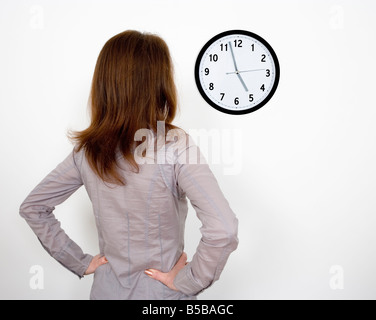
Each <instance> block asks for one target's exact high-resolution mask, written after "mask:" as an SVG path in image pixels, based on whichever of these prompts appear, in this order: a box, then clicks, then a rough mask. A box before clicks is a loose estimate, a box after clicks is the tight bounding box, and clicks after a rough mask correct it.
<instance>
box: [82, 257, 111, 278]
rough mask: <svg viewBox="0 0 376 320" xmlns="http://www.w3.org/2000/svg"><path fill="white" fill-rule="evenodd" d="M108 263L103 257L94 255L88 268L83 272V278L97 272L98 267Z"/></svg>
mask: <svg viewBox="0 0 376 320" xmlns="http://www.w3.org/2000/svg"><path fill="white" fill-rule="evenodd" d="M106 263H108V261H107V259H106V257H105V256H102V255H100V254H98V255H96V256H95V257H94V258H93V259H92V260H91V262H90V264H89V267H88V268H87V269H86V271H85V276H87V275H89V274H92V273H94V272H95V270H97V268H98V267H100V266H102V265H104V264H106Z"/></svg>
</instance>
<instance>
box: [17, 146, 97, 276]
mask: <svg viewBox="0 0 376 320" xmlns="http://www.w3.org/2000/svg"><path fill="white" fill-rule="evenodd" d="M75 156H76V154H75V152H74V151H73V152H72V153H71V154H70V155H69V156H68V157H67V158H66V159H65V160H64V161H63V162H62V163H60V164H59V165H58V166H57V167H56V168H55V169H54V170H53V171H52V172H51V173H49V174H48V175H47V177H45V178H44V179H43V180H42V181H41V182H40V183H39V184H38V185H37V186H36V187H35V188H34V190H33V191H32V192H31V193H30V194H29V195H28V196H27V198H26V199H25V201H24V202H23V203H22V205H21V207H20V215H21V217H23V218H24V219H25V220H26V222H27V223H28V224H29V226H30V227H31V229H32V230H33V231H34V233H35V234H36V236H37V237H38V239H39V241H40V242H41V244H42V246H43V247H44V249H46V251H47V252H48V253H49V254H50V255H51V256H52V257H53V258H55V259H56V260H57V261H58V262H60V263H61V264H62V265H63V266H64V267H66V268H67V269H68V270H70V271H72V272H73V273H74V274H76V275H77V276H78V277H79V278H82V277H83V275H84V273H85V271H86V270H87V268H88V266H89V264H90V262H91V260H92V258H93V257H92V256H91V255H89V254H84V253H83V251H82V249H81V248H80V247H79V246H78V245H77V244H76V243H75V242H74V241H72V240H71V239H70V238H69V237H68V235H67V234H66V233H65V232H64V230H63V229H62V228H61V226H60V222H59V221H58V220H57V219H56V218H55V216H54V214H53V211H54V209H55V206H57V205H59V204H61V203H62V202H64V201H65V200H66V199H67V198H69V197H70V196H71V195H72V194H73V193H74V192H75V191H76V190H77V189H78V188H79V187H81V186H82V184H83V182H82V180H81V175H80V172H79V170H78V168H77V166H76V161H75Z"/></svg>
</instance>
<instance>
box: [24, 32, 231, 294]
mask: <svg viewBox="0 0 376 320" xmlns="http://www.w3.org/2000/svg"><path fill="white" fill-rule="evenodd" d="M90 106H91V124H90V126H89V127H88V128H87V129H86V130H83V131H81V132H75V133H73V134H72V135H71V139H73V141H75V148H74V150H73V151H72V153H71V154H70V155H69V156H68V157H67V158H66V159H65V160H64V161H63V162H62V163H61V164H59V165H58V166H57V167H56V169H54V170H53V171H52V172H51V173H50V174H49V175H47V177H46V178H45V179H44V180H43V181H42V182H41V183H40V184H39V185H38V186H37V187H36V188H35V189H34V190H33V191H32V192H31V193H30V195H29V196H28V197H27V198H26V200H25V201H24V202H23V204H22V205H21V208H20V214H21V216H22V217H23V218H24V219H25V220H26V221H27V223H28V224H29V225H30V227H31V228H32V229H33V231H34V232H35V234H36V235H37V237H38V238H39V240H40V242H41V243H42V245H43V247H44V248H45V249H46V250H47V251H48V252H49V254H50V255H51V256H52V257H53V258H55V259H56V260H57V261H59V262H60V263H61V264H62V265H63V266H65V267H66V268H68V269H69V270H70V271H72V272H73V273H74V274H76V275H78V276H79V277H80V278H81V277H83V276H84V275H88V274H91V273H94V282H93V286H92V290H91V295H90V297H91V299H195V297H196V296H197V294H198V293H200V292H202V291H203V290H204V289H206V288H207V287H209V286H210V285H211V284H212V283H213V282H214V281H216V280H217V279H218V278H219V276H220V274H221V272H222V270H223V268H224V266H225V263H226V261H227V259H228V257H229V255H230V253H231V252H232V251H234V250H235V249H236V247H237V244H238V239H237V219H236V217H235V215H234V213H233V212H232V210H231V209H230V207H229V204H228V202H227V201H226V199H225V198H224V196H223V194H222V192H221V190H220V188H219V186H218V183H217V181H216V179H215V177H214V176H213V174H212V172H211V171H210V169H209V166H208V165H207V164H206V163H205V162H204V161H203V158H202V155H201V154H200V152H199V150H198V148H197V146H196V145H195V144H194V142H193V141H192V139H191V138H190V136H189V135H188V134H186V133H185V132H184V131H183V130H182V129H180V128H177V127H175V126H174V125H172V121H173V119H174V117H175V113H176V108H177V97H176V89H175V85H174V80H173V68H172V63H171V58H170V54H169V50H168V47H167V45H166V43H165V42H164V41H163V40H162V39H161V38H159V37H158V36H155V35H151V34H142V33H139V32H137V31H125V32H123V33H120V34H118V35H116V36H114V37H113V38H111V39H110V40H109V41H108V42H107V43H106V44H105V46H104V47H103V49H102V51H101V52H100V55H99V57H98V61H97V64H96V68H95V72H94V76H93V82H92V88H91V94H90ZM82 185H84V186H85V188H86V190H87V192H88V195H89V198H90V200H91V202H92V205H93V212H94V215H95V220H96V225H97V229H98V238H99V248H100V254H98V255H96V256H95V257H93V256H91V255H90V254H85V253H83V251H82V249H81V248H80V247H79V246H78V245H77V244H76V243H75V242H74V241H72V240H71V239H70V238H69V237H68V235H67V234H66V233H65V232H64V231H63V229H62V228H61V227H60V223H59V222H58V220H57V219H56V218H55V217H54V215H53V210H54V208H55V206H56V205H59V204H60V203H62V202H63V201H65V200H66V199H67V198H68V197H69V196H70V195H72V194H73V193H74V192H75V191H76V190H77V189H78V188H79V187H81V186H82ZM187 197H188V198H189V200H190V202H191V204H192V206H193V208H194V209H195V210H196V213H197V216H198V218H199V219H200V220H201V222H202V228H201V233H202V238H201V241H200V243H199V245H198V247H197V251H196V253H195V255H194V256H193V258H192V261H191V262H189V263H187V256H186V254H185V253H184V252H183V249H184V224H185V219H186V215H187V211H188V207H187Z"/></svg>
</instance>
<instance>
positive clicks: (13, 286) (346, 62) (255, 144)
mask: <svg viewBox="0 0 376 320" xmlns="http://www.w3.org/2000/svg"><path fill="white" fill-rule="evenodd" d="M375 10H376V4H375V2H374V1H371V0H369V1H367V0H361V1H355V0H352V1H351V0H349V1H345V0H342V1H341V0H331V1H318V0H314V1H313V0H312V1H308V0H305V1H303V0H302V1H292V0H286V1H281V0H274V1H271V0H269V1H265V0H262V1H261V0H257V1H250V0H248V1H246V0H244V1H241V0H231V1H219V0H194V1H177V0H154V1H152V0H149V1H147V0H138V1H130V0H123V1H120V0H119V1H115V0H107V1H98V0H96V1H93V0H90V1H89V0H80V1H77V0H75V1H73V0H69V1H67V0H64V1H62V0H61V1H60V0H53V1H51V0H48V1H47V0H34V1H26V0H17V1H14V0H2V1H1V2H0V39H1V43H0V48H1V50H0V139H1V140H0V142H1V158H0V161H1V165H0V174H1V176H0V179H1V183H0V196H1V214H0V236H1V241H0V252H1V263H0V298H2V299H87V298H88V295H89V290H90V286H91V282H92V278H91V277H86V278H84V279H82V280H80V281H79V280H78V279H77V278H76V277H75V276H74V275H72V274H71V273H69V272H68V271H66V270H65V269H64V268H62V267H61V266H60V265H59V264H58V263H57V262H55V261H54V260H52V259H51V258H50V257H49V256H48V254H47V253H45V252H44V250H43V249H42V247H41V246H40V244H39V242H38V241H37V239H36V237H35V236H34V235H33V233H32V232H31V230H30V229H29V228H28V226H27V225H26V223H25V222H24V221H23V220H22V219H21V218H20V217H19V215H18V209H19V205H20V204H21V202H22V201H23V200H24V198H25V197H26V196H27V194H28V193H29V192H30V191H31V189H32V188H33V187H34V186H35V185H36V184H37V183H38V182H39V181H40V180H41V179H42V178H43V177H44V176H45V175H46V174H47V173H48V172H49V171H50V170H52V169H53V168H54V167H55V166H56V165H57V164H58V163H59V162H60V161H61V160H63V158H64V157H65V156H66V155H67V154H68V152H69V151H70V150H71V148H72V146H71V144H70V143H69V141H68V140H67V138H66V135H65V134H66V132H67V130H68V129H77V130H80V129H83V128H85V127H86V125H87V124H88V114H87V108H86V106H87V99H88V95H89V87H90V82H91V77H92V74H93V70H94V65H95V62H96V59H97V56H98V54H99V51H100V49H101V48H102V46H103V45H104V43H105V42H106V41H107V40H108V39H109V38H110V37H112V36H113V35H115V34H117V33H119V32H121V31H123V30H126V29H136V30H140V31H149V32H154V33H157V34H159V35H160V36H162V37H163V38H164V39H165V40H166V42H167V43H168V45H169V47H170V50H171V53H172V56H173V59H174V62H175V68H176V78H177V84H178V89H179V93H180V103H181V112H180V116H179V117H178V119H177V124H178V125H181V126H182V127H183V128H184V129H186V130H192V129H196V130H199V129H203V130H204V131H203V132H209V130H213V131H212V132H217V133H218V132H219V133H220V135H221V137H222V138H221V140H220V143H219V144H218V148H219V150H220V152H221V157H220V162H219V163H218V161H217V162H215V163H212V169H213V171H214V173H215V174H216V176H217V179H218V181H219V183H220V185H221V187H222V189H223V192H224V194H225V195H226V197H227V199H228V200H229V202H230V204H231V206H232V208H233V210H234V211H235V212H236V214H237V215H238V218H239V221H240V229H239V238H240V245H239V248H238V250H237V251H236V252H235V253H234V254H233V255H232V256H231V257H230V260H229V263H228V265H227V266H226V269H225V271H224V273H223V275H222V277H221V280H220V281H219V282H217V283H216V284H215V285H214V286H213V287H212V288H210V289H209V290H207V291H206V292H205V293H204V294H202V295H201V298H206V299H275V298H277V299H279V298H281V299H308V298H312V299H320V298H323V299H358V298H366V299H369V298H373V299H374V298H376V276H375V274H374V270H375V269H376V258H375V254H374V253H375V250H374V247H375V244H376V234H375V231H374V230H375V224H376V217H375V213H376V196H375V191H376V169H375V168H376V166H375V163H376V152H375V139H376V126H375V125H374V121H375V117H376V108H375V101H374V92H375V89H374V85H375V80H374V74H375V72H376V62H375V57H376V40H375V39H376V22H375V19H374V17H373V16H374V12H375ZM231 29H245V30H249V31H252V32H255V33H257V34H259V35H261V36H262V37H264V38H265V39H267V40H268V42H269V43H270V44H271V45H272V46H273V48H274V49H275V51H276V53H277V55H278V57H279V60H280V64H281V81H280V86H279V88H278V90H277V92H276V94H275V96H274V97H273V99H272V100H271V102H270V103H269V104H268V105H267V106H265V107H263V108H262V109H260V110H258V111H256V112H255V113H251V114H249V115H244V116H231V115H226V114H222V113H220V112H218V111H216V110H214V109H212V108H211V107H209V106H208V105H207V104H206V103H205V101H204V100H203V99H202V98H201V96H200V95H199V93H198V90H197V89H196V85H195V82H194V76H193V68H194V63H195V60H196V57H197V54H198V52H199V50H200V49H201V47H202V46H203V45H204V44H205V43H206V41H207V40H209V39H210V38H211V37H213V36H214V35H216V34H217V33H220V32H222V31H226V30H231ZM226 139H230V140H229V141H232V142H233V143H232V144H229V143H228V140H226ZM213 148H214V146H212V147H210V148H206V147H205V146H203V149H204V150H206V152H207V154H208V156H209V157H210V153H211V151H210V150H212V149H213ZM216 150H218V149H216ZM232 154H234V157H233V158H232V159H231V158H228V155H232ZM226 156H227V157H226ZM226 168H227V169H226ZM231 168H232V169H233V170H232V169H231ZM234 168H235V169H234ZM55 213H56V215H57V217H58V218H59V219H60V220H61V222H62V225H63V227H64V229H65V230H66V231H67V233H68V234H69V235H70V236H71V237H72V238H73V239H74V240H75V241H76V242H78V243H79V244H80V245H81V246H82V247H83V249H84V250H85V251H87V252H89V253H92V254H96V253H97V251H98V245H97V236H96V230H95V225H94V219H93V216H92V213H91V205H90V202H89V200H88V198H87V195H86V194H85V191H84V188H81V189H80V190H79V191H78V192H77V193H76V194H74V195H73V196H72V197H71V198H70V199H69V200H68V201H67V202H65V203H64V204H63V205H61V206H59V207H58V208H57V209H56V211H55ZM199 226H200V224H199V222H198V221H197V219H196V218H195V214H194V211H193V210H192V208H191V209H190V213H189V219H188V221H187V237H186V242H187V248H186V250H187V252H188V254H189V256H190V257H192V254H193V253H194V249H195V247H196V245H197V243H198V239H199V231H198V228H199ZM35 265H37V266H40V267H41V268H42V269H41V270H43V271H44V283H43V289H32V287H31V286H30V280H33V278H32V277H33V274H32V273H30V268H31V267H32V266H35ZM333 266H338V267H334V268H333ZM331 272H332V273H331ZM37 274H38V273H37ZM32 282H33V281H32ZM341 285H344V287H343V289H341ZM336 288H337V290H334V289H336Z"/></svg>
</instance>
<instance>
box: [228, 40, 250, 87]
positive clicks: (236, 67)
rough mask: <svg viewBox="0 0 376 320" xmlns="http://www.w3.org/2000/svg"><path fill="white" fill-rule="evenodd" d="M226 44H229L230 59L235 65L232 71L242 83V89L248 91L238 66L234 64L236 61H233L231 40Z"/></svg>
mask: <svg viewBox="0 0 376 320" xmlns="http://www.w3.org/2000/svg"><path fill="white" fill-rule="evenodd" d="M228 44H229V46H230V51H231V56H232V61H233V62H234V67H235V72H234V73H236V75H237V76H238V78H239V80H240V82H241V83H242V85H243V87H244V90H245V91H247V92H248V88H247V86H246V85H245V83H244V80H243V78H242V77H241V75H240V74H239V71H238V66H237V65H236V61H235V56H234V51H233V50H232V44H231V41H229V42H228Z"/></svg>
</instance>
